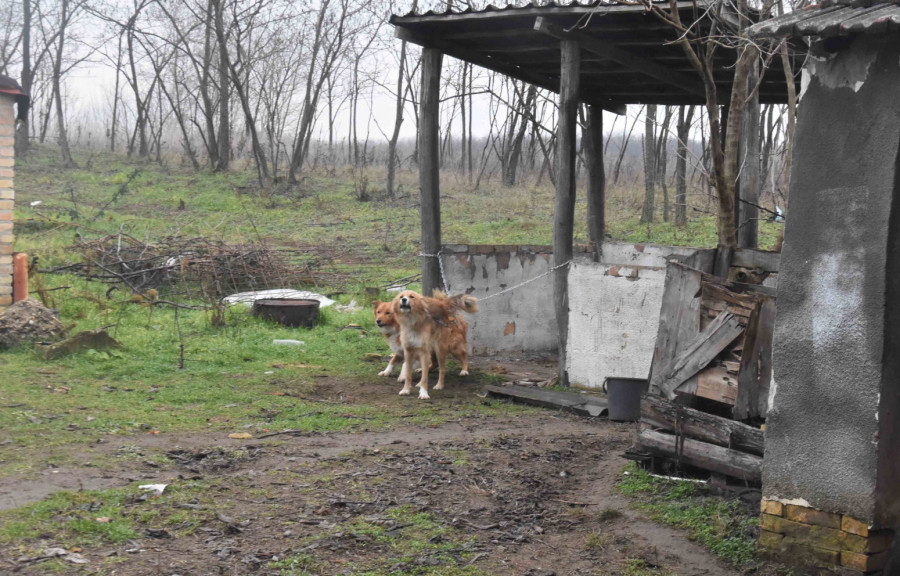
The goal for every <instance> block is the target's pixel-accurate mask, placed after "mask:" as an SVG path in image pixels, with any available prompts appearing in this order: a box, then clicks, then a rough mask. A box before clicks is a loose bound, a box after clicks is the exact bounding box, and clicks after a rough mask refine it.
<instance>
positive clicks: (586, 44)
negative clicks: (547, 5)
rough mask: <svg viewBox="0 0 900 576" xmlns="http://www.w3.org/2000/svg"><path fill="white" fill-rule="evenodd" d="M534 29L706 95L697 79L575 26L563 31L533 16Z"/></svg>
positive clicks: (652, 76)
mask: <svg viewBox="0 0 900 576" xmlns="http://www.w3.org/2000/svg"><path fill="white" fill-rule="evenodd" d="M534 29H535V30H537V31H538V32H541V33H542V34H546V35H548V36H552V37H553V38H556V39H558V40H575V41H577V42H578V43H579V44H580V45H581V48H582V49H583V50H587V51H588V52H590V53H592V54H594V55H596V56H600V57H602V58H606V59H609V60H612V61H614V62H618V63H619V64H621V65H622V66H625V67H627V68H631V69H633V70H636V71H638V72H641V73H643V74H645V75H647V76H650V77H651V78H655V79H656V80H659V81H660V82H664V83H666V84H669V85H671V86H675V87H677V88H680V89H681V90H684V91H685V92H688V93H690V94H695V95H699V96H705V94H706V92H705V91H704V89H703V84H702V83H701V82H700V81H699V80H695V79H694V78H691V77H690V76H684V75H682V74H679V73H677V72H672V71H671V70H669V69H668V68H665V67H663V66H660V65H659V64H657V63H656V62H653V61H652V60H647V59H645V58H642V57H640V56H636V55H634V54H632V53H631V52H627V51H625V50H622V49H621V48H619V47H618V46H615V45H613V44H610V43H609V42H606V41H604V40H600V39H599V38H593V37H591V36H588V35H587V34H584V33H582V32H578V31H575V30H573V31H566V30H565V29H564V28H563V27H562V26H559V25H558V24H554V23H553V22H550V21H549V20H547V19H546V18H544V17H543V16H538V17H537V18H535V20H534Z"/></svg>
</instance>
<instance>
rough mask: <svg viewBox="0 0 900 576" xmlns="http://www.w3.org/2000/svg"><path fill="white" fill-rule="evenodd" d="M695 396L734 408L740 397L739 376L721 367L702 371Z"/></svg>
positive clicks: (698, 375) (698, 378) (698, 376)
mask: <svg viewBox="0 0 900 576" xmlns="http://www.w3.org/2000/svg"><path fill="white" fill-rule="evenodd" d="M675 391H676V392H677V391H678V390H677V389H676V390H675ZM694 395H695V396H699V397H701V398H706V399H708V400H715V401H716V402H721V403H723V404H728V405H730V406H734V401H735V399H736V398H737V395H738V380H737V376H732V375H730V374H728V371H727V370H725V368H723V367H721V366H713V367H710V368H707V369H706V370H701V371H700V372H698V373H697V391H696V392H694Z"/></svg>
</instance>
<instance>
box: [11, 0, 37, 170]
mask: <svg viewBox="0 0 900 576" xmlns="http://www.w3.org/2000/svg"><path fill="white" fill-rule="evenodd" d="M31 2H32V0H22V78H21V80H22V91H23V92H25V94H29V95H30V94H31V85H32V83H33V81H34V70H32V69H31ZM19 106H20V108H19V114H18V116H19V124H18V128H17V130H16V142H15V150H16V156H19V157H22V156H24V155H25V154H26V153H27V152H28V149H29V148H30V147H31V129H30V123H29V114H28V112H29V110H28V105H27V104H24V105H23V104H19ZM23 106H24V108H22V107H23Z"/></svg>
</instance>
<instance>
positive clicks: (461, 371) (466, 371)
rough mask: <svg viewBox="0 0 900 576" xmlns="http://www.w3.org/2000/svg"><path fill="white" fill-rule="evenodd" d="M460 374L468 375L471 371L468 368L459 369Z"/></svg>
mask: <svg viewBox="0 0 900 576" xmlns="http://www.w3.org/2000/svg"><path fill="white" fill-rule="evenodd" d="M459 375H460V376H468V375H469V371H468V370H460V371H459Z"/></svg>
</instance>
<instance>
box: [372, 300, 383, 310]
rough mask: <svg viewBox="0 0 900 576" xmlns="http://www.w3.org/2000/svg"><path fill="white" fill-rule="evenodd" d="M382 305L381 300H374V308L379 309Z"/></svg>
mask: <svg viewBox="0 0 900 576" xmlns="http://www.w3.org/2000/svg"><path fill="white" fill-rule="evenodd" d="M380 305H381V300H375V301H374V302H372V308H373V309H374V310H378V307H379V306H380Z"/></svg>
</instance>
